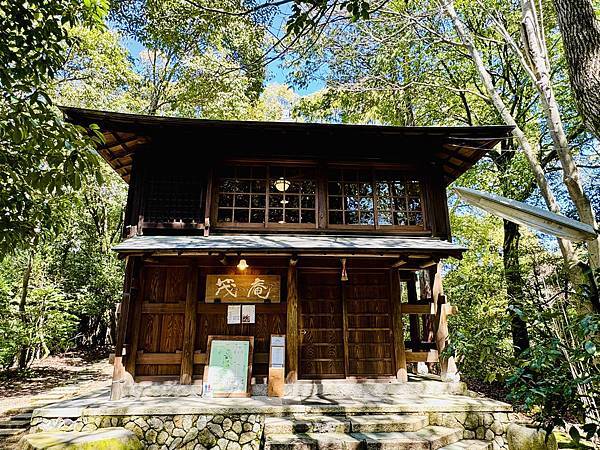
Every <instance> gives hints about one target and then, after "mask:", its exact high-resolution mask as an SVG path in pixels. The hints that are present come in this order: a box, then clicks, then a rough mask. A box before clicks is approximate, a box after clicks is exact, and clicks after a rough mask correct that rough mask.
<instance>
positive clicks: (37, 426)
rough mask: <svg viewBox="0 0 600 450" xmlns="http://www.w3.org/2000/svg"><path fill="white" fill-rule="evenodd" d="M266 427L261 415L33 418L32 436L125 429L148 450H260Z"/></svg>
mask: <svg viewBox="0 0 600 450" xmlns="http://www.w3.org/2000/svg"><path fill="white" fill-rule="evenodd" d="M264 423H265V418H264V416H262V415H259V414H241V415H228V416H222V415H172V416H83V417H76V418H46V417H34V418H33V419H32V421H31V424H32V429H31V432H39V431H50V430H60V431H94V430H97V429H98V428H108V427H124V428H126V429H128V430H131V431H133V432H134V433H135V434H136V436H137V437H138V438H139V439H140V441H141V442H142V444H143V445H144V448H147V449H149V450H159V449H160V450H163V449H169V450H174V449H186V450H259V448H260V443H261V440H262V434H263V430H264Z"/></svg>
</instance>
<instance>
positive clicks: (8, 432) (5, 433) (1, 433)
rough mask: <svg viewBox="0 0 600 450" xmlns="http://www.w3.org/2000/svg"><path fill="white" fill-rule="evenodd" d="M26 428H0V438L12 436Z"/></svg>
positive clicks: (24, 430)
mask: <svg viewBox="0 0 600 450" xmlns="http://www.w3.org/2000/svg"><path fill="white" fill-rule="evenodd" d="M26 431H27V429H26V428H8V429H0V439H6V438H9V437H12V436H15V435H17V434H20V433H24V432H26Z"/></svg>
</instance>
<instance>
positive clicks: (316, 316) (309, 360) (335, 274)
mask: <svg viewBox="0 0 600 450" xmlns="http://www.w3.org/2000/svg"><path fill="white" fill-rule="evenodd" d="M298 298H299V309H300V311H299V312H300V314H299V320H300V323H299V324H298V328H299V332H300V333H299V341H300V342H299V344H300V345H299V353H300V378H304V379H320V378H344V377H345V376H346V373H345V359H344V323H343V314H342V296H341V283H340V274H339V271H331V272H313V271H300V272H299V274H298Z"/></svg>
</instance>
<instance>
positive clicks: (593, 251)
mask: <svg viewBox="0 0 600 450" xmlns="http://www.w3.org/2000/svg"><path fill="white" fill-rule="evenodd" d="M521 10H522V22H521V29H522V34H523V46H524V48H525V57H526V60H527V63H528V64H529V67H530V69H531V70H530V73H531V74H532V76H533V77H535V79H534V80H533V81H534V84H535V87H536V88H537V90H538V92H539V94H540V100H541V103H542V108H543V111H544V115H545V116H546V123H547V124H548V130H549V132H550V136H551V137H552V142H553V144H554V150H555V151H556V154H557V155H558V158H559V161H560V164H561V166H562V169H563V181H564V183H565V185H566V187H567V191H568V192H569V197H570V198H571V200H572V201H573V203H574V204H575V207H576V208H577V213H578V214H579V218H580V220H581V221H582V222H584V223H587V224H588V225H591V226H592V227H593V228H594V229H598V224H597V223H596V216H595V214H594V210H593V208H592V205H591V203H590V200H589V198H588V196H587V195H586V194H585V192H584V190H583V185H582V183H581V177H580V175H579V169H578V167H577V165H576V164H575V160H574V159H573V156H572V155H571V152H570V148H569V142H568V139H567V135H566V133H565V130H564V127H563V123H562V118H561V115H560V110H559V108H558V102H557V100H556V96H555V95H554V88H553V86H552V80H551V78H550V59H549V58H548V51H547V49H546V43H545V41H544V38H543V36H542V33H541V29H542V25H541V24H540V21H539V18H538V14H537V11H536V7H535V3H534V1H533V0H522V1H521ZM598 50H599V51H600V47H599V48H598ZM599 61H600V60H599ZM598 71H599V72H598V74H597V75H598V76H599V77H600V65H599V66H598ZM599 81H600V78H599ZM598 89H600V84H599V85H598ZM598 95H599V99H600V92H598ZM597 106H599V107H600V105H597ZM598 111H599V112H600V109H599V110H598ZM587 246H588V251H589V261H590V266H591V267H592V269H594V270H596V269H598V268H600V238H596V239H594V240H593V241H589V242H588V243H587Z"/></svg>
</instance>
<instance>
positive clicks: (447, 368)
mask: <svg viewBox="0 0 600 450" xmlns="http://www.w3.org/2000/svg"><path fill="white" fill-rule="evenodd" d="M429 279H430V280H433V286H432V289H431V291H432V296H433V302H434V305H435V307H436V315H435V318H434V321H433V330H434V336H435V343H436V346H437V349H438V354H440V355H441V354H442V352H443V351H444V349H445V348H446V346H447V345H448V317H447V316H448V314H447V308H446V297H445V296H444V289H443V287H442V273H441V267H440V264H438V265H437V266H436V267H434V268H433V269H431V270H430V272H429ZM456 372H457V368H456V363H455V362H454V358H452V357H450V358H440V375H441V378H442V380H443V381H446V380H450V381H452V380H454V379H455V378H456Z"/></svg>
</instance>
